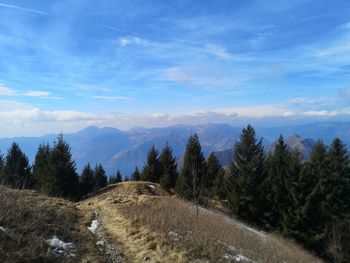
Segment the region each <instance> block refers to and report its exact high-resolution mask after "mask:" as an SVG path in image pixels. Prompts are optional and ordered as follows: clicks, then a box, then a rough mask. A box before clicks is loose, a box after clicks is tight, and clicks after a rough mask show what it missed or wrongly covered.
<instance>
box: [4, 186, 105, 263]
mask: <svg viewBox="0 0 350 263" xmlns="http://www.w3.org/2000/svg"><path fill="white" fill-rule="evenodd" d="M0 211H1V213H0V226H3V227H5V229H6V231H7V233H8V235H6V236H5V235H0V259H1V262H65V261H67V262H78V261H80V262H84V261H87V260H92V261H93V262H101V259H102V257H101V256H100V255H99V252H98V250H97V249H96V247H95V245H94V242H95V241H94V239H93V237H91V235H90V234H89V233H88V231H87V229H86V227H85V225H84V222H83V219H84V217H83V215H81V213H80V212H79V210H78V209H77V208H76V205H75V204H74V203H72V202H69V201H67V200H64V199H60V198H50V197H47V196H43V195H41V194H38V193H36V192H35V191H29V190H12V189H8V188H5V187H1V186H0ZM89 220H90V218H89ZM89 220H88V221H89ZM53 235H57V236H58V237H59V238H60V239H61V240H63V241H65V242H73V243H75V244H77V245H78V251H77V257H74V258H54V257H52V256H50V254H51V251H50V248H49V247H48V246H47V245H45V240H46V239H47V238H49V237H51V236H53Z"/></svg>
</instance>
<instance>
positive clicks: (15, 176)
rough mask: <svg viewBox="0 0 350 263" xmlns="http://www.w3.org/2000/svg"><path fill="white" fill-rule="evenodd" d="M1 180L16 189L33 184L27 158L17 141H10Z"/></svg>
mask: <svg viewBox="0 0 350 263" xmlns="http://www.w3.org/2000/svg"><path fill="white" fill-rule="evenodd" d="M2 181H3V183H4V184H6V185H8V186H10V187H13V188H17V189H23V188H29V187H31V186H32V184H33V179H32V176H31V172H30V166H29V161H28V158H27V156H26V155H25V154H24V153H23V152H22V150H21V148H20V147H19V145H18V144H17V143H12V145H11V147H10V148H9V150H8V152H7V156H6V161H5V165H4V167H3V173H2Z"/></svg>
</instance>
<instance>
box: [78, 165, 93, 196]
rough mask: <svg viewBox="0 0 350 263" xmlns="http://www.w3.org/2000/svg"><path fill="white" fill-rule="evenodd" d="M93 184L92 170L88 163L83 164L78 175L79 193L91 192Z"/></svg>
mask: <svg viewBox="0 0 350 263" xmlns="http://www.w3.org/2000/svg"><path fill="white" fill-rule="evenodd" d="M94 185H95V178H94V171H93V170H92V168H91V166H90V163H88V164H87V165H85V166H84V169H83V171H82V173H81V176H80V194H81V195H86V194H88V193H91V192H92V190H93V188H94Z"/></svg>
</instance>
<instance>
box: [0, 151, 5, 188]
mask: <svg viewBox="0 0 350 263" xmlns="http://www.w3.org/2000/svg"><path fill="white" fill-rule="evenodd" d="M4 166H5V159H4V155H3V154H2V153H0V184H5V175H4V171H3V170H4Z"/></svg>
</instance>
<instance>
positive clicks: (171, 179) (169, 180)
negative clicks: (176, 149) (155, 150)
mask: <svg viewBox="0 0 350 263" xmlns="http://www.w3.org/2000/svg"><path fill="white" fill-rule="evenodd" d="M159 164H160V170H161V177H160V185H161V186H162V187H164V188H165V189H167V190H170V189H173V188H175V184H176V178H177V176H178V174H177V165H176V159H175V157H174V156H173V151H172V149H171V147H170V145H169V144H168V142H167V143H166V145H165V147H164V149H163V151H162V153H161V154H160V156H159Z"/></svg>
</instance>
